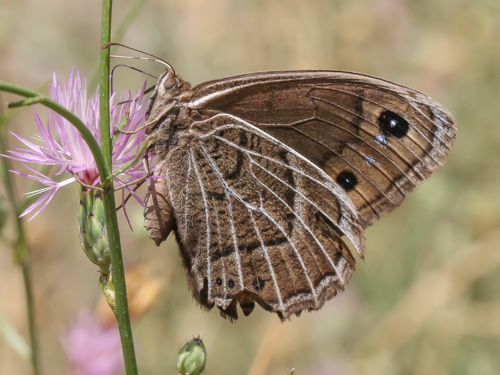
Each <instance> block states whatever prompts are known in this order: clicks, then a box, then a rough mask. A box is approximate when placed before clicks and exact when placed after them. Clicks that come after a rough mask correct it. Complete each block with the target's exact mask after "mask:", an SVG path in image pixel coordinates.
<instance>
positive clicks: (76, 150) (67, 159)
mask: <svg viewBox="0 0 500 375" xmlns="http://www.w3.org/2000/svg"><path fill="white" fill-rule="evenodd" d="M144 90H145V84H144V86H143V87H142V89H141V90H139V91H138V92H137V93H136V94H135V95H134V96H133V97H132V95H131V94H130V92H127V93H125V94H123V95H122V97H121V98H120V100H119V101H118V103H120V104H115V102H116V93H115V92H113V93H112V95H111V98H110V107H111V114H110V128H111V134H110V135H111V137H112V140H113V146H112V166H113V173H114V172H117V171H119V170H121V169H122V168H123V167H125V166H126V165H127V164H128V163H130V162H131V161H132V160H133V159H134V158H135V157H136V156H137V154H138V153H139V151H140V147H141V143H142V141H143V140H144V129H141V130H138V129H140V127H141V125H142V124H143V121H144V117H145V112H146V103H145V101H146V98H145V97H144ZM49 94H50V97H51V98H52V99H53V100H54V101H56V102H58V103H59V104H61V105H63V106H64V107H66V108H67V109H68V110H70V111H71V112H73V113H74V114H75V115H76V116H78V117H79V118H80V119H81V120H82V121H83V123H85V124H86V125H87V127H88V128H89V130H90V131H91V133H92V134H93V136H94V137H95V138H96V140H97V142H99V141H100V132H99V131H100V130H99V120H100V119H99V95H98V91H97V92H96V94H95V95H94V96H93V97H91V98H87V83H86V80H84V81H82V79H81V77H80V71H79V70H77V72H76V75H75V74H74V72H73V71H72V72H71V74H70V76H69V80H68V81H67V82H58V81H57V80H56V74H55V73H54V77H53V82H52V84H49ZM35 121H36V124H37V127H38V131H39V134H37V135H36V136H35V137H34V138H35V142H30V141H28V140H27V139H24V138H22V137H20V136H18V135H16V134H14V133H12V134H13V135H14V136H15V137H16V138H17V139H18V140H19V141H20V142H22V143H23V144H24V145H25V146H26V147H25V148H19V147H16V148H14V149H13V150H9V151H8V153H9V155H2V156H5V157H8V158H11V159H14V160H17V161H20V162H21V164H22V165H23V166H24V167H26V168H27V169H28V171H29V172H28V173H23V172H18V171H11V172H13V173H16V174H20V175H23V176H25V177H28V178H30V179H32V180H35V181H38V182H39V183H41V184H42V185H45V186H46V187H45V188H42V189H39V190H36V191H33V192H31V193H29V194H28V195H29V196H34V195H38V194H41V196H40V197H39V198H38V199H37V200H36V201H35V202H34V203H33V204H31V205H30V206H29V207H28V208H27V209H26V210H25V211H24V212H23V213H22V214H21V217H22V216H25V215H27V214H29V213H32V212H34V214H33V216H32V217H31V218H30V219H29V220H31V219H33V218H34V217H35V216H36V215H38V214H39V213H40V211H42V210H43V209H44V208H45V207H46V206H47V205H48V204H49V202H50V201H51V200H52V198H53V197H54V195H55V193H56V192H57V191H58V190H59V188H61V187H62V186H65V185H67V184H69V183H72V182H75V181H77V180H79V181H81V182H83V183H85V184H87V185H90V186H95V185H96V184H97V183H98V181H99V172H98V170H97V166H96V162H95V159H94V157H93V156H92V153H91V152H90V149H89V147H88V146H87V144H86V143H85V141H84V140H83V138H82V137H81V135H80V133H79V132H78V130H77V129H76V128H75V127H74V126H73V125H71V124H70V123H69V121H67V120H66V119H65V118H63V117H62V116H61V115H59V114H57V113H56V112H54V111H51V110H50V109H49V120H48V121H47V125H44V124H43V122H42V120H41V119H40V117H39V116H38V114H37V113H35ZM118 128H120V129H121V130H123V131H125V132H129V133H130V132H133V133H132V134H126V133H123V132H120V131H118V130H117V129H118ZM27 163H32V164H39V165H51V166H55V167H57V171H56V172H55V176H60V175H62V174H63V173H65V172H66V173H69V174H71V175H72V176H71V177H70V178H68V179H66V180H62V181H56V180H54V179H52V178H51V177H49V176H46V175H44V174H42V173H40V172H37V171H36V170H34V169H33V168H31V167H29V166H27ZM145 174H146V172H145V171H144V168H143V166H142V162H141V160H139V161H138V162H136V163H135V164H134V165H133V166H132V167H130V168H129V169H127V170H126V171H125V172H123V173H121V174H120V175H118V176H117V177H115V178H114V181H115V183H117V184H118V185H119V186H123V185H126V184H127V183H128V182H131V181H134V180H137V179H139V178H142V177H144V176H145ZM127 189H128V191H129V192H130V193H131V194H132V195H133V196H134V197H135V198H136V199H137V200H138V201H139V203H141V204H142V205H143V204H144V203H143V201H142V199H141V198H140V197H139V196H138V195H136V194H135V193H134V191H133V188H132V187H127Z"/></svg>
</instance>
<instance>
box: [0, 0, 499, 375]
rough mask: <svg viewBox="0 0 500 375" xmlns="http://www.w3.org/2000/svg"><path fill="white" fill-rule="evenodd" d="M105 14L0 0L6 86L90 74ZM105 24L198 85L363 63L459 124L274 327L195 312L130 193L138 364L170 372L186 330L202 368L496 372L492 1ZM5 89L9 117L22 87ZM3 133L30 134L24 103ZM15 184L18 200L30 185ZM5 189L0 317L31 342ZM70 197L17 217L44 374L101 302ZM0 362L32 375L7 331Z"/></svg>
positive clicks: (136, 10)
mask: <svg viewBox="0 0 500 375" xmlns="http://www.w3.org/2000/svg"><path fill="white" fill-rule="evenodd" d="M100 14H101V9H100V2H99V1H93V2H91V1H79V2H77V1H66V0H47V1H43V2H42V1H27V0H3V1H0V56H1V58H0V79H2V80H6V81H11V82H14V83H16V84H19V85H22V86H25V87H28V88H32V89H40V90H45V88H46V87H47V83H48V81H49V80H50V79H51V77H52V73H53V72H54V71H55V72H57V74H58V77H59V78H60V79H66V78H67V76H68V74H69V72H70V71H71V69H72V67H78V68H80V69H81V71H82V74H83V75H87V76H91V75H92V72H93V69H94V67H95V65H96V61H97V58H98V54H99V34H100V31H99V29H100ZM124 19H126V20H128V21H127V22H126V25H125V26H124V28H123V29H120V30H117V29H118V26H119V25H120V24H122V21H123V20H124ZM113 26H114V27H113V32H119V36H118V37H117V38H116V39H115V40H120V41H122V42H123V43H125V44H127V45H129V46H132V47H135V48H139V49H141V50H144V51H147V52H150V53H153V54H156V55H158V56H161V57H162V58H164V59H165V60H167V61H169V62H170V63H171V64H172V65H173V66H174V68H175V69H176V71H177V72H178V73H179V74H180V75H181V76H182V77H183V78H184V79H187V80H189V81H191V82H192V83H193V84H196V83H200V82H203V81H206V80H211V79H216V78H221V77H224V76H230V75H235V74H239V73H246V72H251V71H259V70H275V69H280V70H288V69H343V70H352V71H359V72H364V73H367V74H371V75H376V76H380V77H383V78H385V79H388V80H391V81H395V82H398V83H401V84H404V85H406V86H410V87H413V88H415V89H418V90H420V91H423V92H426V93H427V94H429V95H430V96H431V97H433V98H434V99H436V100H438V101H439V102H441V103H443V104H444V105H445V106H446V107H447V108H448V109H449V110H450V111H451V112H452V113H453V114H454V116H455V119H456V121H457V124H458V136H457V139H456V143H455V146H454V148H453V149H452V151H451V154H450V156H449V160H448V162H447V163H446V165H445V167H443V168H441V169H439V170H438V171H437V172H435V174H434V175H433V176H432V178H431V179H430V180H429V181H427V182H426V183H424V184H423V186H421V187H420V188H419V189H417V191H415V192H414V193H412V194H411V195H410V196H409V197H408V198H407V199H406V200H405V202H404V203H403V204H402V205H401V207H399V208H398V209H397V210H396V211H395V212H393V213H391V214H390V215H387V216H386V217H384V218H383V219H382V220H380V221H379V222H377V223H376V224H375V225H374V226H372V227H370V228H369V229H368V230H367V231H366V237H367V251H366V259H365V260H364V261H362V260H359V261H358V264H357V268H356V272H355V273H354V276H353V280H352V282H351V284H350V285H349V286H348V288H347V290H346V291H345V293H343V294H342V295H340V296H338V297H337V298H335V299H334V300H332V301H330V302H329V303H327V304H326V305H325V306H324V307H323V309H322V310H320V311H316V312H313V313H303V314H302V316H301V317H300V318H297V317H293V318H292V319H291V320H290V321H287V322H285V323H280V321H279V319H278V318H277V317H276V316H275V315H272V314H269V313H268V312H265V311H263V310H262V309H260V308H259V307H257V308H256V309H255V311H254V312H253V313H252V315H251V316H250V317H247V318H245V317H240V319H239V320H238V321H237V322H236V323H234V324H231V323H230V322H228V321H226V320H224V319H222V318H221V317H220V316H219V313H218V311H217V309H214V310H212V311H210V312H206V311H202V310H201V309H200V308H199V307H198V306H196V304H195V302H194V301H193V299H192V297H191V295H190V292H189V291H188V289H187V285H186V278H185V274H184V270H183V269H182V265H181V260H180V257H179V256H178V251H177V247H176V244H175V241H173V240H172V238H170V239H169V240H168V242H167V244H164V245H162V246H161V247H160V248H157V247H156V246H155V245H154V243H153V242H152V241H150V240H149V239H148V238H147V235H146V233H145V230H144V229H143V228H142V222H143V216H142V208H141V207H140V206H139V205H138V204H137V203H135V202H134V203H130V204H129V206H128V210H129V215H130V218H131V222H132V226H133V232H131V231H130V230H129V228H128V227H127V225H126V222H125V221H124V220H122V221H121V233H122V244H123V252H124V257H125V264H126V266H127V267H128V269H129V270H131V271H130V273H129V275H130V276H129V279H130V280H132V281H136V282H137V283H136V284H135V285H136V286H137V288H136V289H137V290H136V292H135V293H136V294H135V296H137V298H138V299H139V300H140V301H143V302H141V303H138V306H139V307H138V309H139V310H141V312H140V313H137V314H136V316H135V318H134V320H133V332H134V336H135V343H136V350H137V356H138V363H139V369H140V373H141V374H160V373H167V374H173V373H175V362H176V356H177V351H178V349H179V348H180V347H181V346H182V345H183V344H184V343H185V342H186V341H187V340H189V339H190V338H192V336H197V335H201V337H202V338H203V340H204V341H205V345H206V347H207V352H208V363H207V367H206V371H205V373H206V374H225V373H231V374H251V375H257V374H259V375H260V374H281V375H286V374H288V373H289V372H290V370H291V369H292V368H295V371H296V372H295V373H296V374H309V375H344V374H345V375H351V374H385V375H390V374H409V375H410V374H432V375H434V374H435V375H441V374H456V375H459V374H460V375H461V374H475V375H478V374H498V373H500V356H499V355H498V354H499V353H500V123H499V121H500V120H499V119H500V90H499V89H500V43H499V41H500V2H498V0H459V1H456V0H442V1H439V2H437V1H433V0H421V1H411V0H377V1H369V0H345V1H327V0H309V1H304V0H287V1H284V0H274V1H264V0H245V1H243V0H232V1H231V0H213V1H201V0H198V1H196V0H184V1H176V0H150V1H132V0H122V1H119V2H118V1H117V2H115V4H114V25H113ZM121 31H123V33H121ZM115 52H117V53H120V54H126V55H129V54H130V53H131V52H129V51H127V50H123V49H121V50H118V49H117V50H115ZM128 63H130V62H129V61H128ZM134 65H135V66H139V67H141V68H142V69H144V70H146V71H148V72H151V73H153V74H159V73H160V72H161V71H162V66H160V65H159V64H154V63H150V64H141V63H140V62H137V64H135V62H134ZM143 80H144V76H142V75H140V74H138V73H135V72H131V71H128V70H127V69H121V70H119V71H118V73H117V75H115V83H116V86H117V88H118V89H119V90H121V89H122V88H130V89H132V90H136V89H138V88H139V87H140V86H141V84H142V82H143ZM150 83H151V84H153V81H151V82H150ZM93 90H94V89H93V88H92V89H91V90H90V91H91V92H93ZM0 99H1V101H2V112H3V113H5V111H6V108H5V106H4V103H5V102H6V101H8V100H14V99H15V98H14V97H12V96H9V95H4V94H0ZM36 110H37V111H38V112H39V113H42V114H44V115H45V116H46V112H44V109H42V108H41V107H37V108H36ZM9 129H10V130H12V131H14V132H16V133H18V134H21V135H23V136H25V137H29V136H30V135H31V134H33V133H35V130H36V127H35V123H34V121H33V112H32V109H31V108H30V109H25V110H24V111H22V112H20V113H19V114H18V115H16V116H15V118H14V119H13V120H12V121H11V122H10V124H9ZM8 142H9V143H10V144H11V145H15V142H14V139H13V137H10V136H9V138H8ZM17 177H19V176H16V178H15V182H16V187H17V192H18V194H19V197H20V198H21V197H22V194H23V193H24V192H27V190H28V189H29V186H30V184H29V182H28V181H27V179H25V178H22V177H19V178H17ZM0 194H2V198H3V199H2V203H1V204H2V208H3V210H6V211H7V214H8V215H10V216H8V219H7V223H6V224H5V227H4V228H3V232H2V239H3V240H4V241H2V243H1V245H0V318H1V319H2V321H3V322H4V323H3V324H4V326H5V322H7V323H8V325H10V326H11V327H12V328H15V330H17V331H18V333H19V334H20V335H21V336H22V337H24V338H25V339H26V340H28V331H27V323H26V311H25V299H24V298H25V297H24V288H23V283H22V274H21V271H20V269H19V267H18V266H17V265H16V264H15V263H14V262H13V256H12V250H11V249H10V247H9V246H8V240H9V239H12V236H13V233H14V221H13V220H12V214H11V212H10V211H9V209H10V205H9V202H6V201H5V200H4V198H5V194H4V189H3V187H2V188H0ZM77 194H78V187H77V186H76V185H74V186H71V187H68V188H66V189H62V191H60V192H59V193H58V194H57V195H56V197H55V199H54V200H53V201H52V202H51V204H50V205H49V206H48V207H47V208H46V209H45V210H44V211H43V212H42V213H41V214H40V215H39V216H38V217H36V218H35V219H34V220H32V221H31V222H29V223H26V226H25V229H26V235H27V238H28V242H29V246H30V250H31V252H32V254H31V262H32V263H31V264H32V271H33V280H34V297H35V304H36V324H37V326H38V328H39V330H40V346H41V362H42V368H43V370H44V371H43V372H44V373H45V374H48V373H53V374H69V373H71V369H70V368H69V365H68V363H67V358H66V356H65V352H64V349H63V346H62V344H61V341H60V337H61V336H62V335H64V333H65V332H67V330H68V327H70V326H71V324H72V322H74V321H75V319H76V317H77V316H78V315H79V314H80V313H81V312H82V311H92V312H94V311H101V312H100V313H99V314H104V313H103V312H102V311H104V310H105V309H104V310H102V309H100V308H99V307H98V306H100V302H99V300H100V294H101V292H100V290H99V287H98V284H97V279H98V272H97V268H96V267H95V266H94V265H93V264H91V263H90V262H89V261H88V259H87V258H86V256H85V255H84V253H83V251H82V250H81V248H80V245H79V240H78V227H77V216H76V214H77V209H78V195H77ZM121 216H122V215H121ZM122 219H123V217H122ZM138 270H139V271H138ZM130 280H129V281H130ZM144 301H146V302H144ZM0 373H1V374H19V375H23V374H30V373H31V372H30V364H29V360H27V359H26V358H22V355H21V354H20V353H19V351H18V350H15V349H13V347H12V345H11V344H9V343H8V341H7V339H6V338H5V337H4V336H0Z"/></svg>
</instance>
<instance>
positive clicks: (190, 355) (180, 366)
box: [177, 337, 207, 375]
mask: <svg viewBox="0 0 500 375" xmlns="http://www.w3.org/2000/svg"><path fill="white" fill-rule="evenodd" d="M206 361H207V353H206V351H205V345H203V341H201V339H200V338H199V337H195V338H193V339H192V340H191V341H189V342H188V343H187V344H186V345H184V346H183V347H182V348H181V350H180V352H179V355H178V357H177V371H179V374H181V375H199V374H201V373H202V372H203V370H204V369H205V362H206Z"/></svg>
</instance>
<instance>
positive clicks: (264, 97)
mask: <svg viewBox="0 0 500 375" xmlns="http://www.w3.org/2000/svg"><path fill="white" fill-rule="evenodd" d="M150 100H151V101H150V107H149V111H148V114H147V121H146V125H147V132H148V134H149V137H150V140H151V145H152V146H151V147H152V152H153V153H155V154H156V155H157V156H158V157H159V160H160V162H159V163H158V164H157V166H156V170H155V173H156V174H157V175H158V176H162V177H164V178H158V179H154V180H152V181H150V186H149V190H148V193H147V197H146V209H145V213H144V215H145V227H146V228H147V230H148V233H149V236H150V237H151V238H152V239H153V240H154V241H155V242H156V244H160V242H162V241H163V240H165V239H166V238H167V236H168V235H169V233H170V232H171V231H172V230H173V231H174V233H175V235H176V238H177V242H178V243H179V247H180V253H181V255H182V258H183V262H184V267H185V269H186V273H187V277H188V284H189V288H190V289H191V292H192V293H193V296H194V298H195V299H196V301H198V303H200V304H201V305H202V306H203V307H206V308H208V309H211V308H212V307H213V306H214V305H216V306H217V307H218V308H219V309H220V311H221V313H222V315H223V316H224V317H228V318H230V319H237V318H238V314H237V309H236V307H237V304H238V303H239V304H240V306H241V308H242V310H243V313H244V314H245V315H249V314H250V313H251V312H252V310H253V308H254V302H257V303H258V304H260V305H261V306H262V307H263V308H264V309H266V310H269V311H272V312H276V313H277V314H278V316H279V317H280V318H281V319H286V318H288V317H289V316H290V315H291V314H297V315H298V314H299V313H300V312H301V311H302V310H317V309H319V308H321V306H323V304H324V303H325V301H327V300H329V299H330V298H332V297H333V296H335V295H336V294H337V292H339V291H342V290H343V289H344V287H345V285H346V284H347V283H348V281H349V279H350V278H351V274H352V271H353V269H354V265H355V259H354V257H353V254H352V253H351V251H350V250H349V248H348V246H347V245H346V243H345V242H344V240H343V238H345V239H347V240H348V241H349V242H350V243H351V244H352V245H353V247H354V248H355V249H356V252H357V253H358V255H359V256H361V257H363V251H364V245H363V231H364V229H365V228H366V227H367V226H368V225H370V224H372V223H373V221H374V220H376V219H378V218H379V217H380V216H381V215H382V214H383V213H384V212H386V211H391V210H392V209H394V208H395V207H397V206H398V205H399V204H400V203H401V201H402V200H403V199H404V197H405V196H406V194H408V193H409V192H410V191H412V190H413V189H414V188H415V187H416V186H417V185H418V184H419V183H420V182H421V181H423V180H424V179H426V178H427V177H429V176H430V174H431V173H432V172H433V171H434V170H435V169H436V168H437V167H438V166H439V165H441V164H442V163H443V162H444V160H445V158H446V155H447V154H448V151H449V149H450V147H451V145H452V143H453V139H454V137H455V132H456V128H455V124H454V120H453V118H452V116H451V114H450V113H449V112H448V111H447V110H446V109H445V108H444V107H443V106H441V105H440V104H439V103H437V102H435V101H433V100H432V99H431V98H429V97H428V96H426V95H425V94H422V93H420V92H418V91H415V90H412V89H409V88H407V87H404V86H401V85H398V84H395V83H391V82H388V81H385V80H382V79H380V78H375V77H370V76H368V75H364V74H358V73H351V72H343V71H327V70H323V71H321V70H318V71H290V72H287V71H281V72H262V73H251V74H245V75H240V76H236V77H229V78H224V79H220V80H216V81H211V82H206V83H202V84H200V85H198V86H195V87H191V85H190V84H189V83H187V82H186V81H184V80H183V79H181V78H180V77H179V76H178V75H176V73H175V72H174V70H173V69H172V68H170V67H169V68H167V70H166V71H165V72H164V73H163V74H162V75H161V76H160V78H159V80H158V82H157V85H156V87H155V90H154V92H153V94H152V97H151V99H150Z"/></svg>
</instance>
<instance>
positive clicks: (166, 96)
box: [146, 66, 190, 134]
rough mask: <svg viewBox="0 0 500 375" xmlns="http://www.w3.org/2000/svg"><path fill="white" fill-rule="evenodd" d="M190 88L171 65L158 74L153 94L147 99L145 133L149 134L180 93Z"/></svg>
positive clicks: (177, 100) (167, 112)
mask: <svg viewBox="0 0 500 375" xmlns="http://www.w3.org/2000/svg"><path fill="white" fill-rule="evenodd" d="M189 88H190V84H189V83H188V82H186V81H184V80H183V79H182V78H181V77H179V76H178V75H177V74H176V73H175V71H174V69H173V68H172V67H171V66H167V69H165V71H164V72H163V73H162V74H161V75H160V77H159V78H158V81H157V83H156V86H155V88H154V91H153V94H152V95H151V98H150V99H149V107H148V110H147V112H146V133H147V134H150V133H151V132H152V131H153V130H154V128H155V127H156V126H157V125H159V124H160V123H161V122H162V121H163V120H165V119H166V118H167V117H168V115H169V112H170V111H171V110H172V109H173V108H174V107H175V105H176V104H177V103H178V102H179V99H180V98H181V97H182V93H183V92H185V91H187V90H188V89H189Z"/></svg>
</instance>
